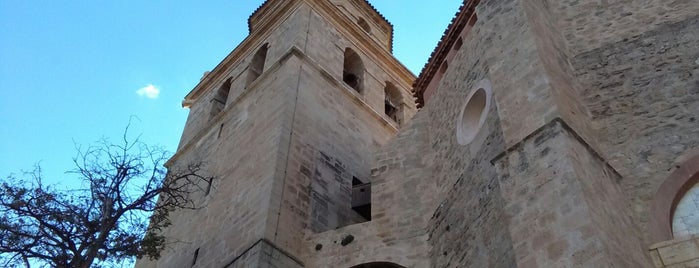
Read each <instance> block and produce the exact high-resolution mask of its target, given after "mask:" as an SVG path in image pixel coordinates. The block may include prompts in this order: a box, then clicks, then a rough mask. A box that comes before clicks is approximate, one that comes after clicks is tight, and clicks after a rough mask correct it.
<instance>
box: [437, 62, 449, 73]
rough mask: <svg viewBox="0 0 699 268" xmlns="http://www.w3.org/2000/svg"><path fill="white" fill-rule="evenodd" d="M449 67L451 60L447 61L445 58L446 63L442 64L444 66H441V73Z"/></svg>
mask: <svg viewBox="0 0 699 268" xmlns="http://www.w3.org/2000/svg"><path fill="white" fill-rule="evenodd" d="M448 68H449V62H447V61H446V60H445V61H444V63H443V64H442V67H441V68H439V72H440V73H446V72H447V69H448Z"/></svg>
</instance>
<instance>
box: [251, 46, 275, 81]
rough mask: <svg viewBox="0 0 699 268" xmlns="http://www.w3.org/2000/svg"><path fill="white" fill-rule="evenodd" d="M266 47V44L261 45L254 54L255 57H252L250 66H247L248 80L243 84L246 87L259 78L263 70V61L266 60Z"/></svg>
mask: <svg viewBox="0 0 699 268" xmlns="http://www.w3.org/2000/svg"><path fill="white" fill-rule="evenodd" d="M268 47H269V45H268V44H264V45H262V47H260V48H259V49H258V50H257V52H256V53H255V56H253V57H252V61H251V62H250V66H248V79H247V82H246V84H245V86H246V87H247V86H249V85H250V84H251V83H252V82H254V81H255V80H257V78H258V77H260V75H262V72H263V71H264V69H265V60H266V59H267V48H268Z"/></svg>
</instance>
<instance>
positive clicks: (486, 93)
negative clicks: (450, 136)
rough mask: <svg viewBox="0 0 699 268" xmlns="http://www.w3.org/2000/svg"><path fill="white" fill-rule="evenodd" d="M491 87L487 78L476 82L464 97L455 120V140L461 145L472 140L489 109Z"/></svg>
mask: <svg viewBox="0 0 699 268" xmlns="http://www.w3.org/2000/svg"><path fill="white" fill-rule="evenodd" d="M491 96H492V87H491V84H490V81H489V80H487V79H484V80H481V81H480V82H478V84H477V85H476V87H475V88H474V89H473V90H472V91H471V93H470V94H469V95H468V97H467V98H466V102H465V103H464V105H463V106H462V108H461V112H460V113H459V116H458V117H457V122H456V140H457V142H458V143H459V144H461V145H467V144H469V143H471V141H473V139H474V138H475V137H476V135H477V134H478V132H479V131H480V130H481V128H482V127H483V124H484V123H485V119H486V118H487V116H488V111H489V110H490V103H491Z"/></svg>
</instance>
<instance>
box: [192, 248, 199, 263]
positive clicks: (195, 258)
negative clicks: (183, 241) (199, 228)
mask: <svg viewBox="0 0 699 268" xmlns="http://www.w3.org/2000/svg"><path fill="white" fill-rule="evenodd" d="M198 258H199V248H197V250H195V251H194V259H192V267H194V265H195V264H197V259H198Z"/></svg>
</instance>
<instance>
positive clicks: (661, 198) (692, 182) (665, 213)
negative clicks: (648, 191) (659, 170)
mask: <svg viewBox="0 0 699 268" xmlns="http://www.w3.org/2000/svg"><path fill="white" fill-rule="evenodd" d="M698 182H699V155H696V156H694V157H692V158H690V159H689V160H687V161H685V162H684V163H682V165H680V166H677V169H676V170H675V171H674V172H672V174H670V176H669V177H668V178H667V179H666V180H665V181H664V182H663V183H662V184H661V185H660V187H659V188H658V191H657V192H656V193H655V196H654V197H653V202H652V204H651V208H650V213H649V214H648V217H649V218H648V225H649V232H650V235H651V240H652V241H651V242H653V243H656V242H662V241H667V240H672V239H678V238H681V237H682V236H687V235H688V234H699V226H698V225H697V224H694V223H692V220H693V218H694V217H693V216H690V215H689V214H692V212H693V210H694V209H695V208H696V207H697V206H699V205H693V204H691V203H699V198H697V195H696V191H697V189H695V188H696V187H698V186H697V183H698ZM694 199H697V202H693V201H694ZM683 202H685V203H686V204H684V205H681V203H683ZM687 202H689V203H687Z"/></svg>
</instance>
